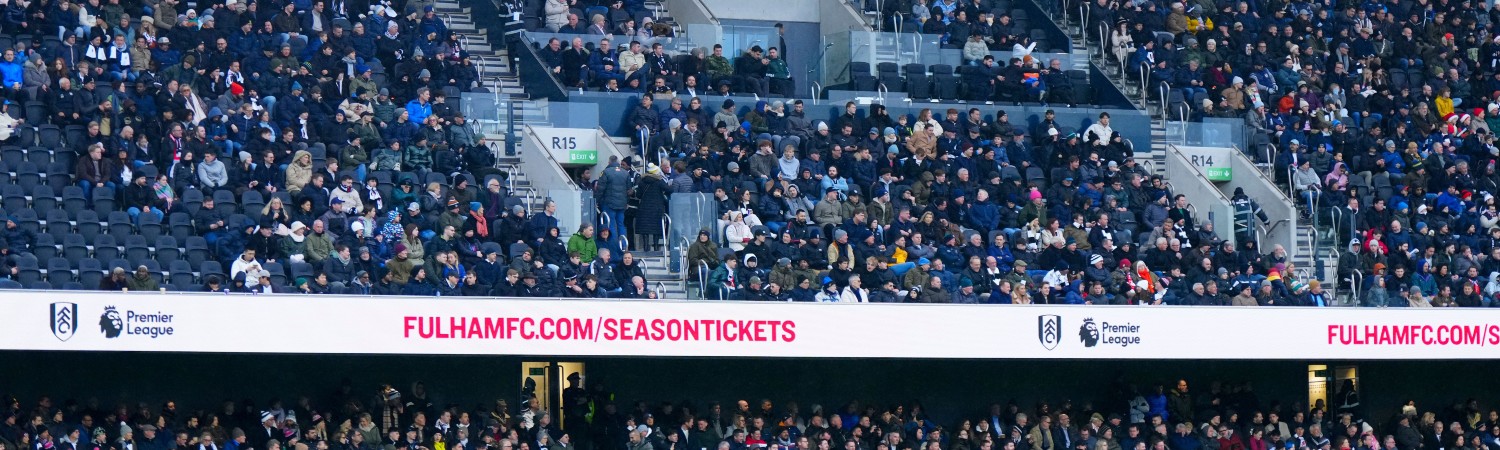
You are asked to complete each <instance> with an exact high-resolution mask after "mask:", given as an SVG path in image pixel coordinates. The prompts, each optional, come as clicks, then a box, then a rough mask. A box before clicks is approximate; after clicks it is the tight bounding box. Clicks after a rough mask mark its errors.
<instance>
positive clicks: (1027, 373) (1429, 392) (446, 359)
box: [0, 341, 1500, 420]
mask: <svg viewBox="0 0 1500 450" xmlns="http://www.w3.org/2000/svg"><path fill="white" fill-rule="evenodd" d="M268 345H277V344H268ZM850 345H879V344H878V342H875V341H870V342H865V343H862V344H855V343H851V344H850ZM955 345H965V344H962V343H956V344H955ZM1233 350H1234V349H1233V346H1226V347H1225V356H1226V357H1232V356H1233V352H1234V351H1233ZM0 360H3V361H5V362H6V363H5V364H3V365H0V386H3V389H4V390H5V391H7V393H8V394H10V395H14V396H16V397H18V398H22V399H34V398H37V397H38V396H41V395H49V396H51V397H52V398H54V399H70V398H71V399H77V400H78V401H80V402H83V401H85V400H86V399H91V398H93V399H98V401H99V403H100V404H101V405H108V404H113V403H130V404H133V403H135V402H146V403H147V404H160V403H162V402H165V401H167V400H174V401H176V402H178V403H179V404H181V405H184V406H185V407H187V408H189V410H192V409H200V408H201V409H213V408H216V407H217V405H218V404H219V402H221V401H223V400H229V399H233V400H236V401H239V400H240V399H254V400H255V401H256V402H257V404H261V403H264V402H265V401H266V399H271V398H281V399H291V398H296V397H299V396H308V397H310V398H312V399H315V400H322V399H324V398H325V397H329V396H331V395H333V393H335V392H337V391H338V390H339V388H340V386H341V384H342V383H343V382H345V381H346V380H347V382H348V383H349V384H350V387H351V389H352V390H353V391H354V392H355V393H356V394H361V395H362V394H364V393H368V394H369V395H374V394H376V390H377V389H378V388H379V387H380V386H383V385H390V386H395V387H396V388H397V389H403V390H404V389H406V388H408V387H410V386H412V384H413V383H415V382H418V381H420V382H423V383H424V384H425V387H426V390H427V391H428V392H429V393H430V394H429V395H430V397H431V398H432V399H433V400H434V402H435V403H436V404H456V405H460V406H464V407H472V406H474V405H490V404H493V402H494V401H496V400H498V399H505V400H507V401H509V402H510V404H511V405H518V404H519V402H520V401H522V400H523V398H522V395H523V389H525V388H526V386H528V384H529V383H528V382H527V381H526V380H528V379H530V380H533V381H534V382H535V385H534V386H533V387H532V388H531V389H532V392H535V393H536V394H537V396H538V399H539V402H540V403H541V405H542V406H543V407H544V408H546V409H548V410H553V411H556V410H558V408H559V406H560V405H562V402H563V401H564V399H565V397H566V394H565V391H566V390H567V389H568V388H569V387H572V386H574V384H572V383H570V380H568V378H570V377H571V376H572V375H573V374H574V373H577V374H578V375H579V376H578V377H577V378H579V380H577V381H579V383H577V384H578V385H581V386H583V387H587V388H591V389H592V388H596V386H595V385H596V384H597V385H602V386H597V387H598V388H602V389H604V390H607V391H608V392H611V393H613V398H614V399H615V402H616V403H617V404H618V405H619V406H620V407H621V408H622V409H624V408H627V407H628V406H629V405H630V404H633V403H634V402H635V401H636V400H644V401H647V402H648V403H652V404H655V403H657V402H661V401H672V402H682V401H690V402H693V403H695V404H699V405H704V404H707V403H708V402H712V401H719V402H732V401H734V400H736V399H760V398H766V399H772V400H773V401H777V402H788V401H796V402H798V403H799V404H801V405H810V404H821V405H825V406H833V405H841V404H843V403H845V402H848V401H851V400H858V401H860V402H862V403H877V404H894V403H904V402H911V401H921V402H922V403H923V404H924V405H926V407H927V410H928V411H930V413H931V414H933V415H934V417H936V418H940V419H945V420H946V419H951V418H956V417H960V416H964V415H967V414H971V413H973V412H975V411H981V410H983V409H984V408H985V407H986V406H987V405H989V404H990V403H992V402H999V403H1002V404H1004V403H1006V402H1015V403H1016V404H1018V405H1022V406H1023V407H1029V406H1030V405H1035V404H1037V403H1038V402H1042V401H1049V402H1052V403H1053V404H1057V403H1059V402H1062V401H1065V400H1070V401H1072V402H1074V403H1075V404H1079V405H1082V404H1084V403H1088V402H1124V401H1126V400H1124V399H1121V398H1119V397H1120V396H1121V395H1124V394H1123V390H1125V389H1129V388H1132V387H1133V388H1135V389H1137V390H1139V391H1140V392H1149V390H1151V389H1154V387H1155V386H1157V385H1162V386H1165V388H1166V389H1172V387H1174V386H1176V382H1177V380H1179V379H1184V380H1187V381H1188V382H1189V384H1190V385H1191V389H1192V390H1193V392H1195V393H1196V394H1197V395H1206V394H1207V393H1208V392H1210V391H1211V389H1212V388H1213V386H1214V385H1215V384H1218V385H1219V386H1221V388H1222V389H1231V388H1232V389H1250V390H1252V392H1254V393H1255V396H1257V397H1259V398H1260V399H1262V400H1261V401H1266V402H1269V401H1273V400H1274V401H1280V402H1284V403H1287V406H1293V405H1292V404H1291V403H1290V402H1296V403H1297V404H1298V405H1301V407H1302V408H1303V409H1304V410H1305V409H1306V408H1307V407H1308V406H1310V405H1311V404H1313V403H1314V402H1315V401H1316V400H1317V399H1325V400H1327V402H1328V403H1329V404H1330V405H1337V404H1338V403H1337V400H1336V399H1338V398H1339V397H1336V396H1337V395H1339V394H1340V393H1341V391H1340V387H1341V386H1345V382H1346V381H1347V382H1349V383H1351V384H1353V385H1354V386H1355V389H1356V392H1357V393H1358V395H1359V397H1360V398H1361V399H1362V404H1363V405H1364V406H1362V407H1363V408H1366V409H1367V411H1366V413H1367V414H1371V416H1370V417H1383V416H1389V415H1390V414H1394V413H1396V412H1397V411H1398V410H1399V408H1400V407H1401V405H1402V404H1404V403H1405V402H1407V401H1408V400H1415V401H1417V402H1419V403H1421V404H1425V405H1439V404H1441V405H1447V404H1449V403H1451V402H1454V401H1458V400H1462V399H1464V398H1468V397H1470V396H1480V397H1483V396H1485V395H1486V394H1487V393H1488V392H1486V391H1485V389H1488V388H1487V387H1486V386H1492V384H1491V383H1492V381H1493V380H1492V379H1491V378H1490V376H1491V375H1490V374H1493V373H1494V372H1495V370H1496V369H1500V362H1497V361H1495V360H1482V361H1479V360H1476V361H1230V360H1217V361H1214V360H1173V361H1126V360H917V359H796V358H785V359H747V358H707V359H705V358H697V359H690V358H621V357H607V358H606V357H563V358H557V359H548V358H538V357H482V356H386V355H279V354H205V353H100V352H25V351H9V352H0ZM1331 407H1332V406H1331ZM1331 407H1330V408H1331ZM557 417H561V416H557Z"/></svg>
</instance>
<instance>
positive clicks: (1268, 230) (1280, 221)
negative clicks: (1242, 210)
mask: <svg viewBox="0 0 1500 450" xmlns="http://www.w3.org/2000/svg"><path fill="white" fill-rule="evenodd" d="M1289 223H1292V219H1277V220H1276V221H1274V222H1271V225H1270V226H1268V227H1265V229H1266V231H1265V234H1266V235H1268V236H1269V235H1270V234H1271V232H1273V231H1276V229H1277V228H1280V227H1281V225H1282V224H1289ZM1255 246H1256V248H1257V250H1258V249H1259V248H1260V243H1259V242H1256V243H1255Z"/></svg>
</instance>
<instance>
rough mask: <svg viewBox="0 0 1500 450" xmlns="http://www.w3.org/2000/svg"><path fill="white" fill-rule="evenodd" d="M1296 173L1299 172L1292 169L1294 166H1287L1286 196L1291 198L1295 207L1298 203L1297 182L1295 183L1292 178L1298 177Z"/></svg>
mask: <svg viewBox="0 0 1500 450" xmlns="http://www.w3.org/2000/svg"><path fill="white" fill-rule="evenodd" d="M1296 172H1297V168H1295V167H1292V166H1287V168H1286V196H1287V197H1290V198H1291V199H1292V204H1293V205H1295V204H1296V202H1297V182H1296V181H1293V179H1292V176H1294V175H1296Z"/></svg>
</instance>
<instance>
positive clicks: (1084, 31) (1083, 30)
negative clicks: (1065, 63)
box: [1078, 2, 1089, 47]
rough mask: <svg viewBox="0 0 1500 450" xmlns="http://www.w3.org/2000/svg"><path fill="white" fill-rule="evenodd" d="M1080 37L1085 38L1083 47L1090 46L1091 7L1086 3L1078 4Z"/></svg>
mask: <svg viewBox="0 0 1500 450" xmlns="http://www.w3.org/2000/svg"><path fill="white" fill-rule="evenodd" d="M1078 18H1079V19H1081V20H1079V21H1078V35H1079V36H1081V37H1082V38H1083V45H1084V46H1085V47H1087V46H1088V45H1089V34H1088V32H1089V5H1088V3H1086V2H1078Z"/></svg>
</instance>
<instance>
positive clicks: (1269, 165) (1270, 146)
mask: <svg viewBox="0 0 1500 450" xmlns="http://www.w3.org/2000/svg"><path fill="white" fill-rule="evenodd" d="M1280 155H1281V149H1280V148H1277V147H1276V144H1275V143H1274V142H1267V143H1266V170H1265V172H1266V174H1267V175H1269V174H1271V173H1275V171H1276V157H1277V156H1280Z"/></svg>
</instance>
